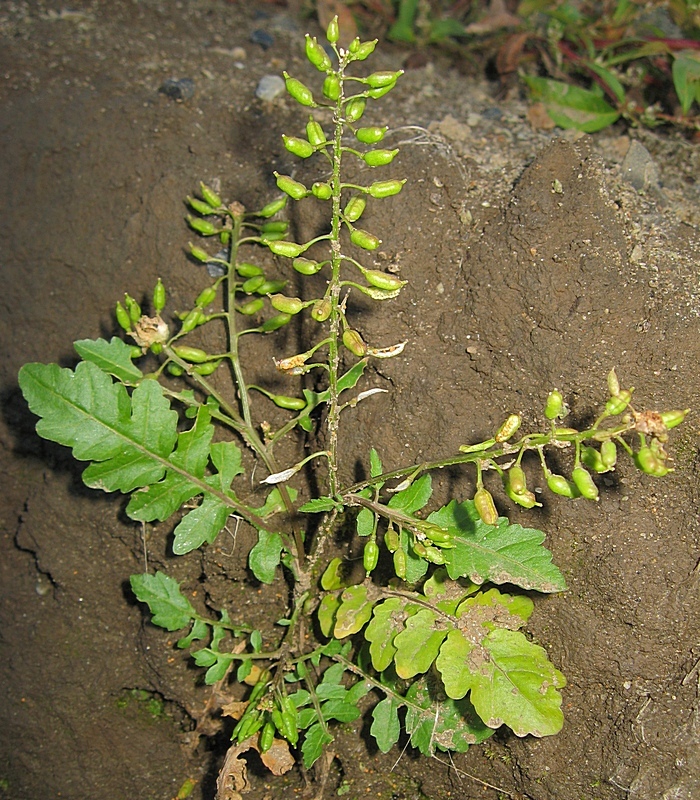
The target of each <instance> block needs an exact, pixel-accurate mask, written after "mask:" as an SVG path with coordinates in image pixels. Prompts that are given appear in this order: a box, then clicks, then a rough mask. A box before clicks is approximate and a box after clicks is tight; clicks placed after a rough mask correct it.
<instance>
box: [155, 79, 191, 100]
mask: <svg viewBox="0 0 700 800" xmlns="http://www.w3.org/2000/svg"><path fill="white" fill-rule="evenodd" d="M158 91H159V92H161V93H162V94H164V95H165V96H166V97H169V98H170V99H171V100H189V99H190V98H191V97H194V81H193V80H192V78H168V79H167V80H166V81H163V83H162V84H161V85H160V88H159V89H158Z"/></svg>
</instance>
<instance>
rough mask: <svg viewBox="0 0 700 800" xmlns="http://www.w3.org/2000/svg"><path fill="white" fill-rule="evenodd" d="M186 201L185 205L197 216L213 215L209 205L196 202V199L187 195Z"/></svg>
mask: <svg viewBox="0 0 700 800" xmlns="http://www.w3.org/2000/svg"><path fill="white" fill-rule="evenodd" d="M186 200H187V205H188V206H189V207H190V208H193V209H194V210H195V211H196V212H197V213H198V214H203V215H204V216H208V215H209V214H212V213H213V209H212V207H211V206H210V205H209V203H205V202H204V201H203V200H198V199H197V198H196V197H190V196H189V195H187V198H186Z"/></svg>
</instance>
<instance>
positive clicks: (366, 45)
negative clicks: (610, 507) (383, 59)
mask: <svg viewBox="0 0 700 800" xmlns="http://www.w3.org/2000/svg"><path fill="white" fill-rule="evenodd" d="M350 46H351V47H352V45H350ZM376 46H377V39H372V41H370V42H359V43H358V44H357V45H356V46H355V50H354V52H353V51H352V50H351V51H350V52H352V55H353V58H354V59H355V61H364V60H365V59H366V58H368V57H369V56H371V55H372V53H373V52H374V48H375V47H376Z"/></svg>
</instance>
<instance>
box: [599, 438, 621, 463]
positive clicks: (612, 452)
mask: <svg viewBox="0 0 700 800" xmlns="http://www.w3.org/2000/svg"><path fill="white" fill-rule="evenodd" d="M600 459H601V461H602V462H603V464H605V466H606V467H607V469H612V468H613V467H614V466H615V464H616V463H617V445H616V444H615V442H613V440H612V439H608V440H607V441H605V442H603V443H602V444H601V445H600Z"/></svg>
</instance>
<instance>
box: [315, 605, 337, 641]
mask: <svg viewBox="0 0 700 800" xmlns="http://www.w3.org/2000/svg"><path fill="white" fill-rule="evenodd" d="M339 606H340V598H339V597H338V596H337V595H334V594H327V595H325V596H324V597H323V599H322V600H321V602H320V603H319V605H318V609H317V611H316V617H317V618H318V626H319V628H320V629H321V633H322V634H323V635H324V636H325V637H327V638H328V637H330V636H332V634H333V626H334V625H335V612H336V611H337V610H338V607H339Z"/></svg>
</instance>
